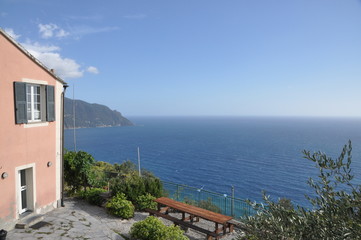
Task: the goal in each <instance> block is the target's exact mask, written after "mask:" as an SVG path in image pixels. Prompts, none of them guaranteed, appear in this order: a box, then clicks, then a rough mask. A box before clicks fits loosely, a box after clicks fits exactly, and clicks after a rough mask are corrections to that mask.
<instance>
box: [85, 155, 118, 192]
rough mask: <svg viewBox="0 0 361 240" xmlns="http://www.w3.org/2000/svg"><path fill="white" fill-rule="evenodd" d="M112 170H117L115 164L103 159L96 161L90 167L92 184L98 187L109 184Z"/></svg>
mask: <svg viewBox="0 0 361 240" xmlns="http://www.w3.org/2000/svg"><path fill="white" fill-rule="evenodd" d="M112 172H115V167H114V165H112V164H110V163H107V162H102V161H99V162H95V163H94V164H93V166H92V167H91V169H90V175H91V185H92V186H93V187H97V188H102V187H106V186H108V182H109V180H110V179H111V177H112V175H111V173H112Z"/></svg>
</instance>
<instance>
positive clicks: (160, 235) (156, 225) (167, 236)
mask: <svg viewBox="0 0 361 240" xmlns="http://www.w3.org/2000/svg"><path fill="white" fill-rule="evenodd" d="M130 236H131V237H132V238H134V239H139V240H189V238H188V237H186V236H184V235H183V231H182V230H181V229H180V228H179V227H176V226H173V225H172V226H170V227H167V226H165V225H164V224H163V223H162V221H161V220H159V219H158V218H156V217H153V216H150V217H147V218H146V219H145V220H143V221H139V222H136V223H134V224H133V226H132V227H131V229H130Z"/></svg>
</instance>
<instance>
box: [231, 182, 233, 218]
mask: <svg viewBox="0 0 361 240" xmlns="http://www.w3.org/2000/svg"><path fill="white" fill-rule="evenodd" d="M231 216H232V217H234V186H233V185H232V201H231Z"/></svg>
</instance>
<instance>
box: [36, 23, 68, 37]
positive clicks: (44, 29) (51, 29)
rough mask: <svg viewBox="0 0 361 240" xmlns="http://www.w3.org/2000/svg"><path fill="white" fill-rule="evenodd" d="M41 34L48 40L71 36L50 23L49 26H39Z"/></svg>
mask: <svg viewBox="0 0 361 240" xmlns="http://www.w3.org/2000/svg"><path fill="white" fill-rule="evenodd" d="M38 27H39V33H40V35H41V37H42V38H44V39H48V38H51V37H56V38H63V37H66V36H68V35H69V33H68V32H66V31H65V30H64V29H62V28H60V27H58V25H56V24H53V23H49V24H41V23H40V24H39V25H38Z"/></svg>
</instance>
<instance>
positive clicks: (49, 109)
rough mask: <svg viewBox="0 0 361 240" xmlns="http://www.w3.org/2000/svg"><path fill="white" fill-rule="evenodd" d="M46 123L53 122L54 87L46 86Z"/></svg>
mask: <svg viewBox="0 0 361 240" xmlns="http://www.w3.org/2000/svg"><path fill="white" fill-rule="evenodd" d="M46 121H48V122H54V121H55V95H54V86H51V85H47V86H46Z"/></svg>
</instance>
